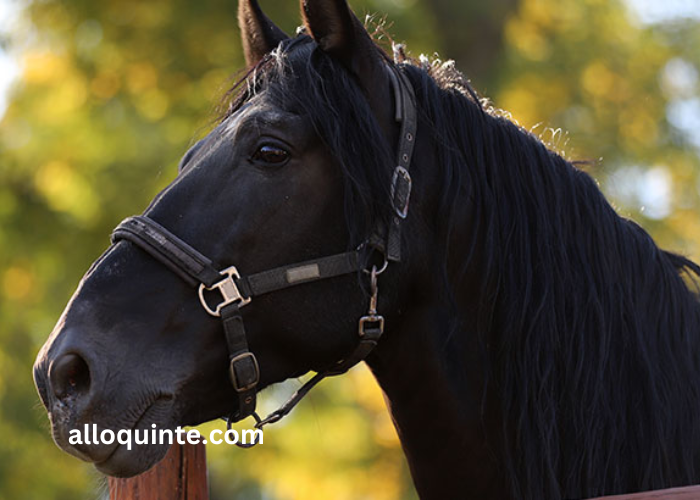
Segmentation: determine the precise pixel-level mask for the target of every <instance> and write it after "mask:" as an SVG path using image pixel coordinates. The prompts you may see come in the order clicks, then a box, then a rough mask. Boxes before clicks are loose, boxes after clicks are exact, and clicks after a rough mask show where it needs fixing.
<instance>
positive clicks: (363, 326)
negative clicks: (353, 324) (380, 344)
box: [357, 314, 384, 340]
mask: <svg viewBox="0 0 700 500" xmlns="http://www.w3.org/2000/svg"><path fill="white" fill-rule="evenodd" d="M357 333H358V334H359V335H360V338H362V339H368V340H379V337H381V336H382V334H383V333H384V316H379V315H377V314H370V315H369V316H362V317H361V318H360V321H359V323H358V325H357Z"/></svg>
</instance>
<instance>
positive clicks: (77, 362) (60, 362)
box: [49, 354, 90, 399]
mask: <svg viewBox="0 0 700 500" xmlns="http://www.w3.org/2000/svg"><path fill="white" fill-rule="evenodd" d="M49 379H50V381H51V388H52V389H53V392H54V394H55V395H56V397H57V398H58V399H65V398H67V397H68V396H77V395H80V394H83V393H86V392H87V391H88V389H89V388H90V369H89V368H88V365H87V363H86V362H85V360H84V359H83V358H82V357H80V356H79V355H77V354H64V355H63V356H61V357H60V358H59V359H57V360H56V362H55V363H54V364H53V366H52V368H51V373H50V375H49Z"/></svg>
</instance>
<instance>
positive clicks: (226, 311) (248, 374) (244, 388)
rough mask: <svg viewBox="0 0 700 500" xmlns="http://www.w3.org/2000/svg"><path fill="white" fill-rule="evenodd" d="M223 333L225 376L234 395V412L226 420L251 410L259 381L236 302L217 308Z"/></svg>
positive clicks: (257, 368)
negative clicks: (226, 374)
mask: <svg viewBox="0 0 700 500" xmlns="http://www.w3.org/2000/svg"><path fill="white" fill-rule="evenodd" d="M221 319H222V321H223V324H224V334H225V335H226V344H227V345H228V356H229V377H230V379H231V385H233V389H234V390H235V391H236V394H237V395H238V413H237V414H236V415H232V416H231V417H230V420H231V421H233V422H238V421H239V420H243V419H244V418H246V417H248V416H249V415H252V414H253V412H254V411H255V404H256V393H257V386H258V382H259V381H260V368H259V367H258V360H257V359H256V358H255V355H253V353H252V352H250V351H249V350H248V340H247V338H246V334H245V327H244V326H243V318H242V317H241V310H240V308H239V307H238V304H229V305H227V306H226V307H224V308H223V309H222V310H221Z"/></svg>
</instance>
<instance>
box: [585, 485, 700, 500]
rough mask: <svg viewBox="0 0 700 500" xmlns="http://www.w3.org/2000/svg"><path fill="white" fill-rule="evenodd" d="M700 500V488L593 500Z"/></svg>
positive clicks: (658, 491)
mask: <svg viewBox="0 0 700 500" xmlns="http://www.w3.org/2000/svg"><path fill="white" fill-rule="evenodd" d="M698 498H700V486H686V487H684V488H671V489H668V490H655V491H646V492H643V493H630V494H628V495H615V496H611V497H600V498H594V499H592V500H662V499H667V500H697V499H698Z"/></svg>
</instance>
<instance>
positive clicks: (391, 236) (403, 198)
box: [370, 66, 418, 262]
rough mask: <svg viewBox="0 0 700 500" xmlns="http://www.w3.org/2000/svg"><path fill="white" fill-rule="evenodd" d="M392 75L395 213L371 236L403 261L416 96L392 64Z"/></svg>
mask: <svg viewBox="0 0 700 500" xmlns="http://www.w3.org/2000/svg"><path fill="white" fill-rule="evenodd" d="M389 76H390V80H391V84H392V88H393V90H394V99H395V101H396V104H395V110H396V113H395V117H394V118H395V120H396V121H397V122H398V123H400V124H401V131H400V135H399V144H398V148H397V151H396V167H395V168H394V172H393V174H392V179H391V206H392V209H393V213H392V214H391V217H390V218H389V227H387V228H384V227H378V228H375V231H374V233H373V235H372V237H371V238H370V243H371V244H372V245H373V246H375V247H376V248H379V249H381V250H382V251H383V252H384V255H386V258H387V259H388V260H389V261H392V262H400V261H401V223H402V222H403V220H404V219H405V218H406V217H407V216H408V207H409V202H410V198H411V189H412V187H413V186H412V180H411V175H410V173H409V169H410V167H411V161H412V160H413V149H414V145H415V139H416V130H417V128H418V114H417V110H416V96H415V92H414V90H413V85H412V84H411V82H410V80H409V79H408V77H407V76H406V75H405V74H404V73H403V72H402V71H401V70H400V69H399V68H398V67H394V66H392V67H391V68H390V71H389Z"/></svg>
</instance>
